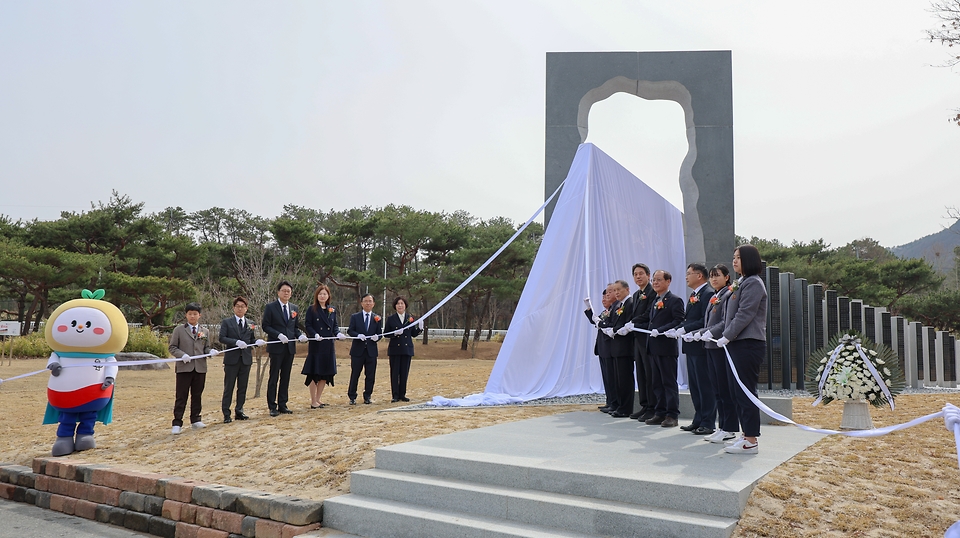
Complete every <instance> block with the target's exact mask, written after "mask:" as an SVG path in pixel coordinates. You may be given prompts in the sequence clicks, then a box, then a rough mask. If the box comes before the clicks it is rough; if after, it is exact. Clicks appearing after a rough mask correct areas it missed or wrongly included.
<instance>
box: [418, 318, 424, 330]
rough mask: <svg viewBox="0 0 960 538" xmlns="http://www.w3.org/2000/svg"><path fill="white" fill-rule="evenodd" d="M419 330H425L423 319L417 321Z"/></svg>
mask: <svg viewBox="0 0 960 538" xmlns="http://www.w3.org/2000/svg"><path fill="white" fill-rule="evenodd" d="M417 328H419V329H420V330H421V331H422V330H423V320H422V319H421V320H419V321H417Z"/></svg>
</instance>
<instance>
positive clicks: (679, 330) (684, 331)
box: [674, 327, 687, 338]
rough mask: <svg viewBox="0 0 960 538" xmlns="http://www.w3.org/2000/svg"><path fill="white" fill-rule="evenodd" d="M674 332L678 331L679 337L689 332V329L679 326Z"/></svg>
mask: <svg viewBox="0 0 960 538" xmlns="http://www.w3.org/2000/svg"><path fill="white" fill-rule="evenodd" d="M674 332H675V333H677V338H680V337H681V336H683V335H685V334H687V330H686V329H684V328H683V327H677V329H676V330H675V331H674Z"/></svg>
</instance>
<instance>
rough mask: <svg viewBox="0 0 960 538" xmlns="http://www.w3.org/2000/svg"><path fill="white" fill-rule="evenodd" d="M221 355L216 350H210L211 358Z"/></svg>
mask: <svg viewBox="0 0 960 538" xmlns="http://www.w3.org/2000/svg"><path fill="white" fill-rule="evenodd" d="M219 354H220V352H219V351H218V350H216V349H211V350H210V356H211V357H216V356H217V355H219Z"/></svg>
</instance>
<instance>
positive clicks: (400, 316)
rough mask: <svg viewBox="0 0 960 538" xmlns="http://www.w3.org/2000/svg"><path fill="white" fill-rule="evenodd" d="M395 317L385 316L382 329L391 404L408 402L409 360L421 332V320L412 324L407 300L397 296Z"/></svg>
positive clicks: (412, 318) (394, 307) (412, 320)
mask: <svg viewBox="0 0 960 538" xmlns="http://www.w3.org/2000/svg"><path fill="white" fill-rule="evenodd" d="M393 309H394V310H396V311H397V313H396V315H393V316H387V326H386V328H385V329H384V333H385V334H386V337H387V338H389V339H390V343H389V344H387V357H389V358H390V392H391V393H392V395H393V399H392V400H390V401H391V403H396V402H409V401H410V398H407V378H408V377H409V376H410V360H411V359H412V358H413V339H414V338H416V337H417V336H419V335H420V333H421V332H423V320H420V321H419V322H416V323H415V322H414V317H413V314H411V313H409V312H407V300H406V299H404V298H403V297H400V296H398V297H397V298H396V299H394V300H393Z"/></svg>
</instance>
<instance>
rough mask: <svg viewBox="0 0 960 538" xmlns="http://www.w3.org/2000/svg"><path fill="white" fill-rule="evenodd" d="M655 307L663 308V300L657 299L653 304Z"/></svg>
mask: <svg viewBox="0 0 960 538" xmlns="http://www.w3.org/2000/svg"><path fill="white" fill-rule="evenodd" d="M655 308H656V309H657V310H663V301H657V304H656V305H655Z"/></svg>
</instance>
